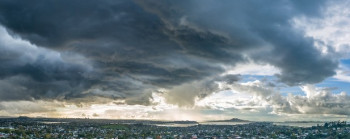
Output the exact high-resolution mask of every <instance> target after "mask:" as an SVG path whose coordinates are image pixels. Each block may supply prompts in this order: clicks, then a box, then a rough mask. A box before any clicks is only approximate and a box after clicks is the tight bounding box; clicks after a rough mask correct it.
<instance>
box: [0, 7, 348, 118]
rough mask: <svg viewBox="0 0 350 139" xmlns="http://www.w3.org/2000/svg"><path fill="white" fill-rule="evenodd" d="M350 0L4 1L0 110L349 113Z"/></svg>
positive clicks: (69, 114) (78, 114) (164, 114)
mask: <svg viewBox="0 0 350 139" xmlns="http://www.w3.org/2000/svg"><path fill="white" fill-rule="evenodd" d="M348 7H350V2H349V1H347V0H335V1H331V0H309V1H302V0H296V1H294V0H283V1H272V0H267V1H257V0H251V1H238V0H222V1H214V0H192V1H185V0H180V1H170V0H169V1H156V0H150V1H142V0H120V1H112V0H106V1H92V0H86V1H78V0H69V1H68V0H63V1H54V0H47V1H39V0H34V1H18V0H0V63H1V64H0V116H2V117H18V116H29V117H52V118H86V117H89V118H93V119H149V120H170V121H171V120H195V121H206V120H226V119H231V118H239V119H244V120H251V121H335V120H341V121H349V115H350V41H349V38H350V9H349V8H348Z"/></svg>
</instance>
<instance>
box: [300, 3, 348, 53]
mask: <svg viewBox="0 0 350 139" xmlns="http://www.w3.org/2000/svg"><path fill="white" fill-rule="evenodd" d="M349 7H350V2H349V1H346V0H342V1H340V2H339V1H333V2H330V3H329V6H327V7H326V8H325V9H324V13H323V16H324V18H309V17H297V18H295V19H294V20H293V22H294V25H295V27H296V28H299V29H301V30H303V31H305V35H306V36H308V37H312V38H314V39H315V40H317V42H316V45H315V46H316V47H317V48H318V49H319V50H320V51H321V52H323V53H324V54H328V53H333V51H334V52H336V53H337V55H336V56H340V57H342V58H344V57H349V56H350V55H349V53H350V40H349V38H350V18H349V17H350V9H349ZM330 48H332V49H333V50H331V49H330Z"/></svg>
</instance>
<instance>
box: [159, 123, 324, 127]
mask: <svg viewBox="0 0 350 139" xmlns="http://www.w3.org/2000/svg"><path fill="white" fill-rule="evenodd" d="M249 123H251V122H199V124H201V125H242V124H249ZM273 124H274V125H283V126H296V127H312V126H316V125H317V124H319V125H320V126H322V125H323V124H324V123H318V122H312V123H300V122H295V123H293V122H276V123H273ZM155 125H157V126H168V127H189V126H195V125H197V124H155Z"/></svg>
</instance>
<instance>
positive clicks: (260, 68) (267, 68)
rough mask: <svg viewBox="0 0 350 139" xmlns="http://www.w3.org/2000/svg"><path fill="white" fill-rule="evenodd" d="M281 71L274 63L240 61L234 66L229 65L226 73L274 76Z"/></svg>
mask: <svg viewBox="0 0 350 139" xmlns="http://www.w3.org/2000/svg"><path fill="white" fill-rule="evenodd" d="M279 73H280V70H279V69H278V68H276V67H274V66H272V65H269V64H257V63H254V62H248V63H239V64H237V65H236V66H234V67H227V71H226V72H225V73H224V74H241V75H262V76H273V75H275V74H279Z"/></svg>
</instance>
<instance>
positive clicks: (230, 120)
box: [208, 118, 251, 122]
mask: <svg viewBox="0 0 350 139" xmlns="http://www.w3.org/2000/svg"><path fill="white" fill-rule="evenodd" d="M208 122H251V121H248V120H242V119H238V118H232V119H229V120H216V121H208Z"/></svg>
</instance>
